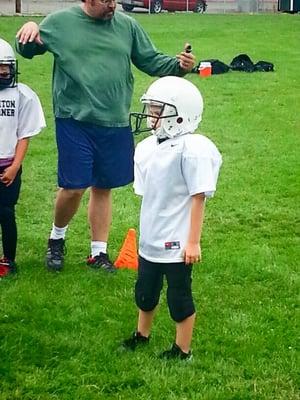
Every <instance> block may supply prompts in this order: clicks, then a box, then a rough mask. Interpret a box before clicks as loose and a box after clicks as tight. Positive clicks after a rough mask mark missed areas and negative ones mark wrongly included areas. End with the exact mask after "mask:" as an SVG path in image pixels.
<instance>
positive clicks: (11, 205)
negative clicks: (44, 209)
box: [0, 168, 22, 261]
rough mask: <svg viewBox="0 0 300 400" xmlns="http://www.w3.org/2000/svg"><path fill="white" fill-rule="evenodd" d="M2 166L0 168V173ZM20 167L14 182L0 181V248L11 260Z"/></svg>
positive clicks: (15, 242) (13, 258)
mask: <svg viewBox="0 0 300 400" xmlns="http://www.w3.org/2000/svg"><path fill="white" fill-rule="evenodd" d="M3 170H4V168H2V169H1V168H0V173H2V172H3ZM21 174H22V170H21V169H20V170H19V171H18V173H17V175H16V178H15V180H14V182H13V183H12V184H11V185H10V186H5V185H4V184H3V183H2V182H0V226H1V232H2V248H3V255H4V257H6V258H8V259H9V260H11V261H14V260H15V258H16V249H17V225H16V218H15V205H16V203H17V201H18V198H19V194H20V188H21Z"/></svg>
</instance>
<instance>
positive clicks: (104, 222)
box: [88, 187, 112, 243]
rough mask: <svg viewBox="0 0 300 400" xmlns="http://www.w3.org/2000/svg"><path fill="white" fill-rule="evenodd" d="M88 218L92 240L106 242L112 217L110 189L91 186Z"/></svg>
mask: <svg viewBox="0 0 300 400" xmlns="http://www.w3.org/2000/svg"><path fill="white" fill-rule="evenodd" d="M88 218H89V223H90V229H91V239H92V241H99V242H106V243H107V241H108V236H109V229H110V225H111V218H112V195H111V190H110V189H98V188H95V187H92V188H91V193H90V201H89V210H88Z"/></svg>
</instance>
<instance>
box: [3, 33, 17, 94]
mask: <svg viewBox="0 0 300 400" xmlns="http://www.w3.org/2000/svg"><path fill="white" fill-rule="evenodd" d="M17 76H18V62H17V60H16V57H15V54H14V51H13V49H12V47H11V46H10V45H9V44H8V43H7V42H5V40H3V39H0V90H1V89H6V88H12V87H15V86H16V85H17Z"/></svg>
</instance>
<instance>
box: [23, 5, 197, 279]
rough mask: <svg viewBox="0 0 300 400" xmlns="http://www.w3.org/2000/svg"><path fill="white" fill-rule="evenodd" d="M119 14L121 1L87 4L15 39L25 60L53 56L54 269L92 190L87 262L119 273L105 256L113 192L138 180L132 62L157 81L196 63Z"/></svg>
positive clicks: (50, 260)
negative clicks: (165, 49) (160, 45)
mask: <svg viewBox="0 0 300 400" xmlns="http://www.w3.org/2000/svg"><path fill="white" fill-rule="evenodd" d="M115 9H116V4H115V0H85V1H84V0H82V3H81V5H80V6H74V7H71V8H68V9H65V10H61V11H58V12H55V13H53V14H50V15H49V16H48V17H46V18H45V19H44V20H43V21H42V23H41V25H40V27H39V26H38V25H37V24H36V23H34V22H28V23H26V24H25V25H23V27H22V28H21V29H20V30H19V32H18V33H17V38H18V43H17V51H18V52H19V53H20V54H21V55H23V56H24V57H26V58H32V57H33V56H35V55H38V54H44V53H45V52H46V51H50V52H51V53H52V54H53V55H54V70H53V104H54V114H55V118H56V138H57V146H58V185H59V187H60V189H59V190H58V194H57V198H56V206H55V215H54V223H53V227H52V231H51V234H50V239H49V241H48V250H47V256H46V264H47V267H48V268H49V269H50V270H53V271H59V270H61V269H62V267H63V261H64V240H65V233H66V229H67V226H68V223H69V222H70V220H71V219H72V217H73V216H74V215H75V213H76V211H77V209H78V207H79V204H80V200H81V198H82V195H83V193H84V191H85V190H86V189H87V188H88V187H90V188H91V192H90V200H89V209H88V216H89V223H90V227H91V239H92V242H91V257H89V258H88V264H89V265H91V266H93V267H95V268H103V269H105V270H106V271H108V272H114V271H115V268H114V266H113V264H112V263H111V261H110V260H109V258H108V255H107V241H108V235H109V228H110V223H111V214H112V205H111V189H112V188H114V187H119V186H123V185H126V184H128V183H130V182H132V180H133V152H134V144H133V137H132V133H131V131H130V128H129V122H128V115H129V108H130V102H131V97H132V91H133V76H132V72H131V62H132V63H133V64H134V65H135V66H136V67H137V68H139V69H140V70H141V71H143V72H145V73H147V74H149V75H152V76H165V75H184V74H185V73H187V72H188V71H190V70H191V69H192V68H193V66H194V64H195V57H194V56H193V55H192V54H190V53H185V52H182V53H181V54H180V55H178V56H177V58H175V57H174V58H173V57H168V56H165V55H163V54H161V53H159V52H158V51H157V50H156V49H155V47H154V46H153V44H152V43H151V40H150V39H149V37H148V35H147V34H146V33H145V32H144V30H143V29H142V28H141V27H140V25H139V24H138V23H137V22H136V21H135V20H134V19H133V18H130V17H128V16H127V15H125V14H123V13H120V12H115Z"/></svg>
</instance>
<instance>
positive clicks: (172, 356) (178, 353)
mask: <svg viewBox="0 0 300 400" xmlns="http://www.w3.org/2000/svg"><path fill="white" fill-rule="evenodd" d="M159 358H162V359H165V360H176V359H177V360H185V361H190V360H191V359H192V358H193V355H192V352H191V351H189V352H188V353H185V352H184V351H182V350H181V348H180V347H179V346H177V344H176V343H174V344H173V346H172V348H171V349H170V350H166V351H164V352H162V353H161V354H160V355H159Z"/></svg>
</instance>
